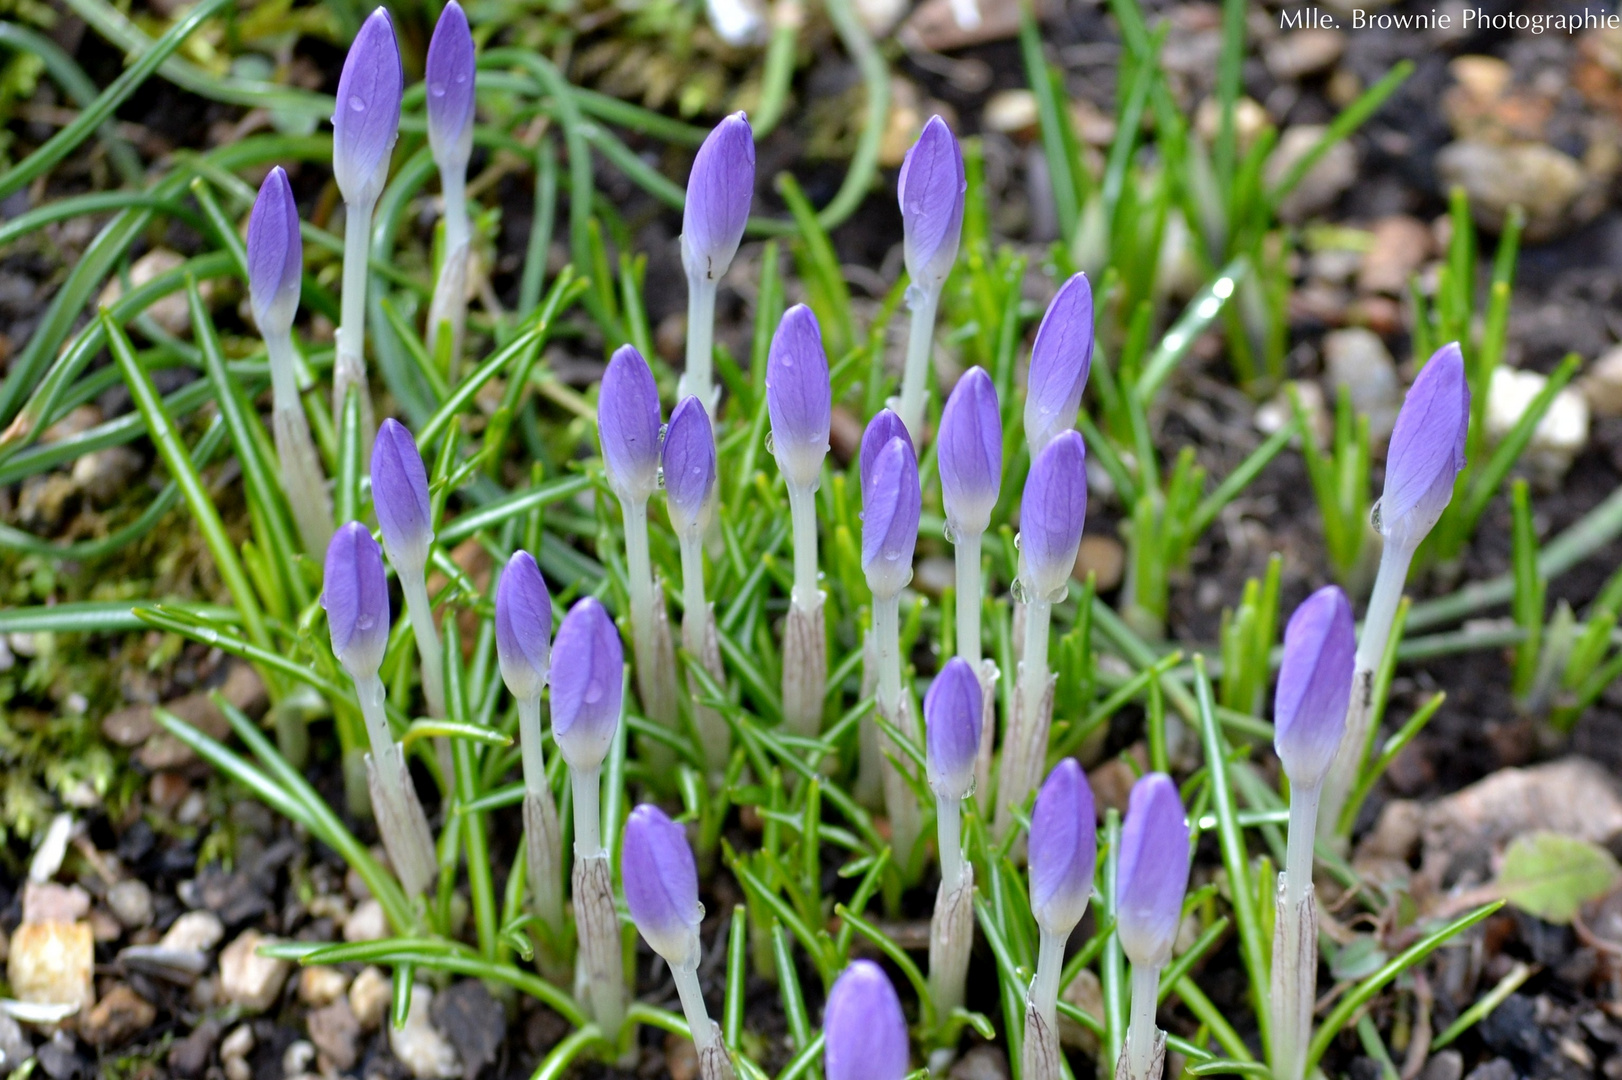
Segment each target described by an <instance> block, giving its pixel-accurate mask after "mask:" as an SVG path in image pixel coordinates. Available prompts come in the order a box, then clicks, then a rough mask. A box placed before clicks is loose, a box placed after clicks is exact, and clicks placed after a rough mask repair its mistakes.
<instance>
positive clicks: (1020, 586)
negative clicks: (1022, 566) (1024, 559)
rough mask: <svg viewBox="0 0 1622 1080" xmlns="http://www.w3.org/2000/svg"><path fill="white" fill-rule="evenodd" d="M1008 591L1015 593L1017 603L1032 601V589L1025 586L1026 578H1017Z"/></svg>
mask: <svg viewBox="0 0 1622 1080" xmlns="http://www.w3.org/2000/svg"><path fill="white" fill-rule="evenodd" d="M1008 591H1009V592H1011V593H1012V594H1013V596H1014V602H1015V603H1016V604H1027V603H1030V599H1031V593H1030V590H1029V589H1027V588H1026V587H1025V579H1024V578H1015V579H1014V584H1013V587H1012V588H1010V589H1009V590H1008Z"/></svg>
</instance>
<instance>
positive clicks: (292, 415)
mask: <svg viewBox="0 0 1622 1080" xmlns="http://www.w3.org/2000/svg"><path fill="white" fill-rule="evenodd" d="M264 337H265V352H266V354H267V355H268V356H269V358H270V384H271V411H270V421H271V430H272V431H273V432H274V433H275V438H276V458H277V460H278V461H279V462H280V463H281V467H282V490H283V491H284V492H286V494H287V502H288V505H289V506H290V508H291V509H292V511H293V521H294V523H295V524H296V525H297V526H298V531H299V539H300V540H302V541H303V542H304V553H305V554H306V555H308V556H309V557H310V558H312V559H315V560H317V561H320V560H322V559H325V558H326V554H327V544H329V543H330V542H331V541H332V499H331V497H330V496H329V495H328V494H327V479H326V476H325V474H323V472H322V470H321V458H320V456H319V455H318V454H317V453H316V449H315V440H314V439H312V438H311V437H310V421H309V419H308V418H307V417H306V416H305V415H304V403H303V402H302V401H300V400H299V391H298V375H297V374H296V371H297V362H296V357H295V355H294V352H293V335H292V333H291V332H290V331H287V330H281V331H273V332H270V333H266V334H265V336H264Z"/></svg>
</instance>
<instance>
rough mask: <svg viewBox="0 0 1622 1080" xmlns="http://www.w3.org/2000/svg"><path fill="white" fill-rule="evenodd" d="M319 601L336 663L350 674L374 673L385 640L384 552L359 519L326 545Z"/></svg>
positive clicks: (342, 528) (381, 658) (387, 636)
mask: <svg viewBox="0 0 1622 1080" xmlns="http://www.w3.org/2000/svg"><path fill="white" fill-rule="evenodd" d="M321 606H322V607H323V608H324V609H325V610H326V613H327V630H328V632H329V633H330V634H331V636H332V652H333V655H335V656H336V657H337V658H338V662H339V663H341V664H343V666H344V668H345V669H346V670H348V671H349V673H350V675H351V676H353V677H355V678H361V677H367V676H372V675H376V674H377V669H378V668H379V667H381V666H382V664H383V650H384V648H385V647H386V646H387V645H388V641H389V586H388V579H387V578H385V577H384V575H383V553H382V551H380V550H379V549H378V546H377V541H375V540H373V539H372V534H371V533H370V532H368V531H367V529H366V526H364V525H362V524H361V523H360V522H358V521H351V522H349V523H348V524H346V525H343V526H341V527H340V528H339V529H338V531H337V532H335V533H333V534H332V540H331V541H330V542H329V543H328V544H327V558H326V566H325V574H324V577H323V581H322V589H321Z"/></svg>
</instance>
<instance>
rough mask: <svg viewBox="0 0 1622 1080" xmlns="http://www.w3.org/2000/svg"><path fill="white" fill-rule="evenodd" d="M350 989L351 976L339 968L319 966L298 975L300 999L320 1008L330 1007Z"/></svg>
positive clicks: (308, 968) (306, 969) (309, 968)
mask: <svg viewBox="0 0 1622 1080" xmlns="http://www.w3.org/2000/svg"><path fill="white" fill-rule="evenodd" d="M348 989H349V976H348V975H346V974H344V973H343V971H341V970H340V969H338V968H335V967H326V966H325V965H321V964H317V965H316V966H314V967H307V968H305V969H304V970H302V971H300V972H299V973H298V999H299V1000H300V1001H302V1002H304V1004H306V1005H310V1006H314V1007H315V1008H318V1009H319V1008H320V1007H321V1006H323V1005H330V1004H332V1003H333V1002H334V1001H336V1000H338V999H339V998H340V997H342V996H343V994H344V991H345V990H348Z"/></svg>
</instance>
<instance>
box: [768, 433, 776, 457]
mask: <svg viewBox="0 0 1622 1080" xmlns="http://www.w3.org/2000/svg"><path fill="white" fill-rule="evenodd" d="M766 452H767V453H768V454H775V453H777V437H776V435H775V434H773V433H772V432H770V431H768V432H766Z"/></svg>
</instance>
